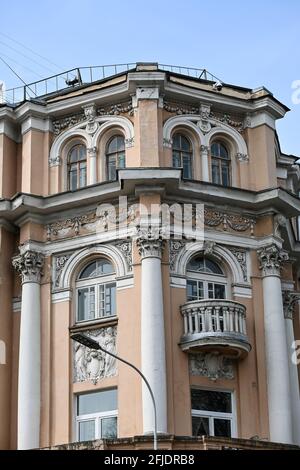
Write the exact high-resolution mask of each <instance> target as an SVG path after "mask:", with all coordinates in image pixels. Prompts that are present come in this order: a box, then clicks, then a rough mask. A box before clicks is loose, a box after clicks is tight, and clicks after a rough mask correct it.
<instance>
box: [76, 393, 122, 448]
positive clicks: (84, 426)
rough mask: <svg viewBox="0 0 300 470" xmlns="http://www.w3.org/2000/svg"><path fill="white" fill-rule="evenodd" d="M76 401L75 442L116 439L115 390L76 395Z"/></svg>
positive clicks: (116, 402) (116, 399)
mask: <svg viewBox="0 0 300 470" xmlns="http://www.w3.org/2000/svg"><path fill="white" fill-rule="evenodd" d="M76 401H77V403H76V408H77V413H76V435H77V441H91V440H94V439H102V438H103V439H104V438H108V439H114V438H116V437H117V435H118V418H117V416H118V396H117V389H116V388H114V389H110V390H101V391H99V392H93V393H84V394H81V395H77V397H76Z"/></svg>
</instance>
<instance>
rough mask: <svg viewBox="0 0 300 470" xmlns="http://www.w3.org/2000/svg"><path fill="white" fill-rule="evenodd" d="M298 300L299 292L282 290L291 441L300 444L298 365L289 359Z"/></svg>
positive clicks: (293, 338)
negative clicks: (291, 427) (287, 360)
mask: <svg viewBox="0 0 300 470" xmlns="http://www.w3.org/2000/svg"><path fill="white" fill-rule="evenodd" d="M299 300H300V293H297V292H291V291H284V303H283V307H284V317H285V328H286V343H287V353H288V358H289V374H290V389H291V407H292V422H293V423H292V424H293V443H294V444H298V445H300V394H299V380H298V367H297V365H296V364H294V362H293V361H292V360H291V356H292V352H293V351H294V349H293V347H292V345H293V344H294V341H295V334H294V326H293V314H294V306H295V305H296V304H297V303H298V302H299Z"/></svg>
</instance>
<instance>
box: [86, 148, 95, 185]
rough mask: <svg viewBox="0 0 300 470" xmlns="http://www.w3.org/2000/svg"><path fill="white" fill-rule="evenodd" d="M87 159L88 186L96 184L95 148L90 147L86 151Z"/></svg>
mask: <svg viewBox="0 0 300 470" xmlns="http://www.w3.org/2000/svg"><path fill="white" fill-rule="evenodd" d="M87 155H88V159H89V167H90V172H89V184H95V183H97V147H90V148H88V149H87Z"/></svg>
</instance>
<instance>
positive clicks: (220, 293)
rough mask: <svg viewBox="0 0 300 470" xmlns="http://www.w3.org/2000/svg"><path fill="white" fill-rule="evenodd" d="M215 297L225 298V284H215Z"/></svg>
mask: <svg viewBox="0 0 300 470" xmlns="http://www.w3.org/2000/svg"><path fill="white" fill-rule="evenodd" d="M215 299H225V286H224V285H223V284H215Z"/></svg>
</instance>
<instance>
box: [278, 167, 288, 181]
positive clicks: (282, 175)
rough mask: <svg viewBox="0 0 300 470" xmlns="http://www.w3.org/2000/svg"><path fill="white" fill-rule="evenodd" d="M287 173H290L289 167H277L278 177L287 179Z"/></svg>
mask: <svg viewBox="0 0 300 470" xmlns="http://www.w3.org/2000/svg"><path fill="white" fill-rule="evenodd" d="M287 173H288V170H287V168H280V167H277V168H276V176H277V178H283V179H286V178H287Z"/></svg>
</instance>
